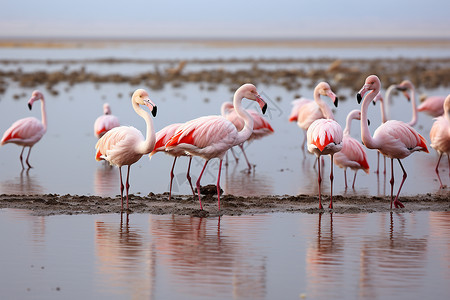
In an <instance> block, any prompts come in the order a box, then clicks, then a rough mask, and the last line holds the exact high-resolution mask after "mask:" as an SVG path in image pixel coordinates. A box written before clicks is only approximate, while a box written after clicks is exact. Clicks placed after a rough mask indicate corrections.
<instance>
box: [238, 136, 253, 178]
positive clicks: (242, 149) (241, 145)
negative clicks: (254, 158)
mask: <svg viewBox="0 0 450 300" xmlns="http://www.w3.org/2000/svg"><path fill="white" fill-rule="evenodd" d="M239 148H241V151H242V154H244V158H245V161H246V162H247V166H248V172H249V173H250V172H251V170H252V165H251V164H250V162H249V161H248V158H247V154H245V151H244V143H242V144H240V145H239Z"/></svg>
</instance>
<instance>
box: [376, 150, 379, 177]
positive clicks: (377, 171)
mask: <svg viewBox="0 0 450 300" xmlns="http://www.w3.org/2000/svg"><path fill="white" fill-rule="evenodd" d="M379 172H380V152H378V151H377V170H376V171H375V174H379Z"/></svg>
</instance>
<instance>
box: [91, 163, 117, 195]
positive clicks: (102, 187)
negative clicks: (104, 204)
mask: <svg viewBox="0 0 450 300" xmlns="http://www.w3.org/2000/svg"><path fill="white" fill-rule="evenodd" d="M118 181H119V171H118V169H117V168H114V167H112V166H110V165H109V164H106V163H103V162H101V163H99V165H98V166H97V168H96V169H95V176H94V191H95V195H98V196H104V197H108V196H111V195H116V194H117V193H118V188H117V182H118Z"/></svg>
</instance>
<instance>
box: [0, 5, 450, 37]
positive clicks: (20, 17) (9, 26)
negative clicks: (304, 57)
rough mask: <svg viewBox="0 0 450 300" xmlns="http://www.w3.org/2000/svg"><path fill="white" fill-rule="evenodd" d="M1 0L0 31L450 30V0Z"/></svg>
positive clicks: (282, 33) (313, 33)
mask: <svg viewBox="0 0 450 300" xmlns="http://www.w3.org/2000/svg"><path fill="white" fill-rule="evenodd" d="M0 2H1V10H0V38H2V37H3V38H5V37H65V38H74V37H104V38H114V37H128V38H180V37H182V38H192V37H194V38H255V39H261V38H323V37H327V38H330V37H331V38H353V37H366V38H380V37H391V38H392V37H395V38H397V37H407V38H409V37H430V38H433V37H444V38H450V17H449V12H450V1H448V0H426V1H424V0H409V1H404V0H378V1H374V0H372V1H367V0H365V1H364V0H363V1H361V0H337V1H336V0H322V1H319V0H308V1H304V0H297V1H296V0H289V1H288V0H276V1H268V0H259V1H253V0H251V1H243V0H227V1H214V0H213V1H211V0H210V1H207V0H186V1H173V0H159V1H153V0H126V1H123V0H122V1H116V0H73V1H61V0H39V1H30V0H0Z"/></svg>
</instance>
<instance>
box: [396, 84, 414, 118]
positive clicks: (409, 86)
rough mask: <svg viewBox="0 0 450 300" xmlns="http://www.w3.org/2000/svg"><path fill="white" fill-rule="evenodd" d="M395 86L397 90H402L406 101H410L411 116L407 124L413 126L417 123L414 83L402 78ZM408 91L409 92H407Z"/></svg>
mask: <svg viewBox="0 0 450 300" xmlns="http://www.w3.org/2000/svg"><path fill="white" fill-rule="evenodd" d="M395 88H396V89H397V90H399V91H402V92H403V94H404V95H405V97H406V99H408V101H411V105H412V118H411V121H409V123H408V125H410V126H414V125H416V124H417V120H418V115H417V106H416V89H415V88H414V85H413V84H412V82H411V81H409V80H403V81H402V82H401V83H400V84H397V85H396V86H395ZM408 91H409V92H410V93H408Z"/></svg>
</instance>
